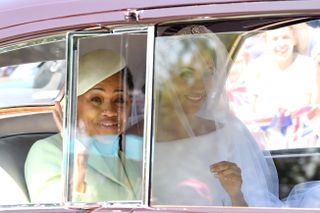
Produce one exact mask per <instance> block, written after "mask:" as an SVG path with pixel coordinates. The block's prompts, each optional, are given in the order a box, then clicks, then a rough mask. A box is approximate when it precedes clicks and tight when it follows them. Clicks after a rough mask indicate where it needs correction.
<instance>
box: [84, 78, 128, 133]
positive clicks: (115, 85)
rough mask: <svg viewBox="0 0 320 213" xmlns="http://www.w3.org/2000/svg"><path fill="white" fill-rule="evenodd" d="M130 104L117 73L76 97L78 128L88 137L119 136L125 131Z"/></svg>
mask: <svg viewBox="0 0 320 213" xmlns="http://www.w3.org/2000/svg"><path fill="white" fill-rule="evenodd" d="M131 103H132V99H131V97H130V95H129V94H128V91H125V90H124V88H123V80H122V78H121V75H120V73H117V74H115V75H113V76H111V77H109V78H107V79H105V80H103V81H101V82H100V83H98V84H97V85H95V86H94V87H93V88H91V89H90V90H88V91H87V92H86V93H84V94H83V95H81V96H79V97H78V126H79V127H80V128H82V127H83V128H84V130H85V134H87V135H89V136H94V135H103V134H119V133H121V132H123V131H124V130H125V129H126V126H127V120H128V116H129V113H130V109H131ZM82 130H83V129H82ZM82 130H81V131H82Z"/></svg>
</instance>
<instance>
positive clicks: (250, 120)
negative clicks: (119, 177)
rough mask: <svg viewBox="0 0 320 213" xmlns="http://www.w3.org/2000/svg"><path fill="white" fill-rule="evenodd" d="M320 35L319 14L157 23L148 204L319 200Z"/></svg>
mask: <svg viewBox="0 0 320 213" xmlns="http://www.w3.org/2000/svg"><path fill="white" fill-rule="evenodd" d="M230 26H232V25H230ZM231 28H232V27H231ZM319 41H320V40H319V25H318V22H317V21H310V22H303V23H299V24H286V25H285V26H284V25H281V26H275V25H270V27H269V28H267V27H265V29H260V30H255V31H246V30H243V29H241V30H239V31H233V30H232V29H231V30H229V31H228V29H227V28H226V30H225V32H223V30H221V29H218V30H217V28H215V24H214V23H192V24H191V23H190V24H173V25H168V26H164V27H159V29H158V34H157V37H156V39H155V63H154V75H155V82H154V83H155V87H154V88H155V89H154V97H155V105H154V118H155V121H154V122H155V126H154V135H153V139H154V140H153V142H154V143H153V148H154V150H153V170H152V186H153V187H152V193H151V203H152V204H153V205H188V206H190V205H191V206H199V205H200V206H249V207H251V206H255V207H256V206H259V207H317V204H316V203H317V202H313V201H312V199H313V198H312V197H311V195H312V193H313V192H315V191H314V190H317V186H318V185H317V183H318V182H317V180H318V179H319V178H320V177H319V175H318V162H319V140H318V138H319V135H318V131H319V109H318V105H319V77H318V75H319V70H318V69H319V68H318V64H319V61H318V53H319V46H320V45H319V44H320V43H319ZM288 168H292V170H290V171H288ZM172 174H174V175H172ZM312 190H313V192H312Z"/></svg>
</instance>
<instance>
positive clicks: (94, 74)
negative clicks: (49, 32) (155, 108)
mask: <svg viewBox="0 0 320 213" xmlns="http://www.w3.org/2000/svg"><path fill="white" fill-rule="evenodd" d="M78 41H79V42H78V46H77V48H78V52H77V56H76V57H75V60H76V62H77V66H76V70H78V84H77V117H76V122H75V131H74V138H75V139H74V141H73V148H71V155H70V158H71V167H70V172H71V176H70V179H69V186H70V188H69V192H70V196H71V197H69V199H70V201H72V202H104V201H108V202H111V203H112V202H119V201H136V202H140V201H141V199H142V165H143V164H142V156H143V113H144V84H145V66H146V63H145V58H146V41H147V37H146V33H144V32H141V33H140V32H137V33H125V34H121V35H106V36H94V35H93V36H88V37H87V38H80V39H79V40H78Z"/></svg>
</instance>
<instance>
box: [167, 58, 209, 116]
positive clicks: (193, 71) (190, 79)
mask: <svg viewBox="0 0 320 213" xmlns="http://www.w3.org/2000/svg"><path fill="white" fill-rule="evenodd" d="M213 67H214V64H213V59H212V58H210V57H209V56H208V57H206V56H205V54H203V53H202V54H201V56H200V54H196V55H194V56H193V57H192V60H190V61H189V62H188V63H181V64H179V65H178V66H177V68H176V69H175V70H174V71H173V75H172V80H173V82H174V88H175V92H176V94H177V96H178V100H179V102H180V103H181V106H182V108H183V110H184V112H185V113H187V114H189V115H194V114H195V113H196V112H198V111H199V110H200V108H201V106H202V105H203V104H204V102H205V101H206V99H207V96H208V94H207V92H208V91H207V90H208V88H211V87H212V81H213V74H214V68H213Z"/></svg>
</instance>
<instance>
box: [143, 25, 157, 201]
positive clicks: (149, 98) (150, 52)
mask: <svg viewBox="0 0 320 213" xmlns="http://www.w3.org/2000/svg"><path fill="white" fill-rule="evenodd" d="M154 42H155V27H154V26H150V27H149V28H148V35H147V54H146V56H147V58H146V60H147V61H146V87H145V114H144V121H145V123H144V130H143V132H144V135H145V137H144V141H143V142H144V155H143V162H144V164H143V165H144V166H143V176H142V184H143V194H142V203H143V205H145V206H149V205H150V203H149V202H150V198H151V185H150V182H151V174H152V173H151V171H152V169H151V168H152V156H151V153H152V145H151V144H152V143H153V139H152V138H153V137H152V135H153V74H154V71H153V66H154V62H153V61H154Z"/></svg>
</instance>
